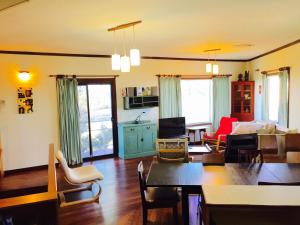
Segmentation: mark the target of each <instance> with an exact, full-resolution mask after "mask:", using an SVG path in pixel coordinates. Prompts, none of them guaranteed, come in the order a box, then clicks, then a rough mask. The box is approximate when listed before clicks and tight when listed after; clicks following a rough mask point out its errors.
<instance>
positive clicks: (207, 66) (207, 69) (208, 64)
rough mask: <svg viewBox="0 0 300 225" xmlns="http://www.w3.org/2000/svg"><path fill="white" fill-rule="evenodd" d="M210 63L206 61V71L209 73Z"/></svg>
mask: <svg viewBox="0 0 300 225" xmlns="http://www.w3.org/2000/svg"><path fill="white" fill-rule="evenodd" d="M211 70H212V65H211V63H206V73H211Z"/></svg>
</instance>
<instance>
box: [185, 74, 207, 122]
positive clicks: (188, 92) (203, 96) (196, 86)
mask: <svg viewBox="0 0 300 225" xmlns="http://www.w3.org/2000/svg"><path fill="white" fill-rule="evenodd" d="M181 98H182V115H183V116H184V117H185V120H186V124H199V123H208V122H211V112H212V80H210V79H201V80H200V79H198V80H181Z"/></svg>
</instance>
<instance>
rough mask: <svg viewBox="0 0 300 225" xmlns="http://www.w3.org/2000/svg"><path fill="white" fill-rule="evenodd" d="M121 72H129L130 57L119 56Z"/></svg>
mask: <svg viewBox="0 0 300 225" xmlns="http://www.w3.org/2000/svg"><path fill="white" fill-rule="evenodd" d="M121 72H124V73H128V72H130V59H129V57H128V56H126V55H124V56H122V57H121Z"/></svg>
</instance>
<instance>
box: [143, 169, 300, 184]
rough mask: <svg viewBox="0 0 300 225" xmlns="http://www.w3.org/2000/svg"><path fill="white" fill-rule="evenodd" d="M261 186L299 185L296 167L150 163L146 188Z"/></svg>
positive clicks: (298, 172)
mask: <svg viewBox="0 0 300 225" xmlns="http://www.w3.org/2000/svg"><path fill="white" fill-rule="evenodd" d="M258 181H265V182H275V183H276V182H282V183H289V182H300V164H286V163H264V164H254V165H252V166H250V165H249V164H238V163H227V164H225V166H203V165H202V163H153V164H152V165H151V168H150V170H149V174H148V177H147V182H146V185H147V186H149V187H150V186H152V187H159V186H160V187H161V186H178V187H180V186H201V185H203V184H221V185H224V184H226V185H229V184H235V185H237V184H239V185H257V183H258Z"/></svg>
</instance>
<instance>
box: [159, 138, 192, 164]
mask: <svg viewBox="0 0 300 225" xmlns="http://www.w3.org/2000/svg"><path fill="white" fill-rule="evenodd" d="M156 152H157V156H156V158H157V161H159V162H189V161H190V160H192V158H190V157H189V154H188V140H187V139H186V138H173V139H157V140H156Z"/></svg>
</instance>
